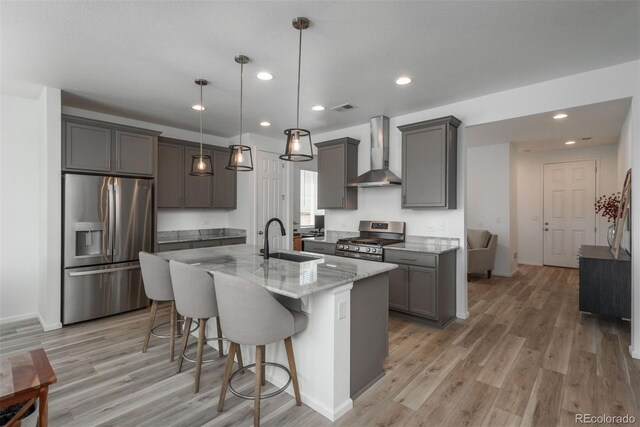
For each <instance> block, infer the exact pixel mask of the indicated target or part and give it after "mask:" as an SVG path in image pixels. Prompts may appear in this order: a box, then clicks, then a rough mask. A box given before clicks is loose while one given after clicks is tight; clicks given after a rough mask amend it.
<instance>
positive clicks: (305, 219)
mask: <svg viewBox="0 0 640 427" xmlns="http://www.w3.org/2000/svg"><path fill="white" fill-rule="evenodd" d="M315 215H324V210H321V209H318V172H315V171H308V170H304V169H303V170H301V171H300V227H313V226H315V223H314V220H315Z"/></svg>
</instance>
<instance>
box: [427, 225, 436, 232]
mask: <svg viewBox="0 0 640 427" xmlns="http://www.w3.org/2000/svg"><path fill="white" fill-rule="evenodd" d="M427 231H435V227H434V226H433V224H427Z"/></svg>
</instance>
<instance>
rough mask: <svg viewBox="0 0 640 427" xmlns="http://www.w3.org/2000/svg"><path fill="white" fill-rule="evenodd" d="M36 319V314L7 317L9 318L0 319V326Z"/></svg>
mask: <svg viewBox="0 0 640 427" xmlns="http://www.w3.org/2000/svg"><path fill="white" fill-rule="evenodd" d="M37 318H38V315H37V314H36V313H27V314H19V315H17V316H9V317H3V318H1V319H0V324H5V323H11V322H19V321H21V320H27V319H37Z"/></svg>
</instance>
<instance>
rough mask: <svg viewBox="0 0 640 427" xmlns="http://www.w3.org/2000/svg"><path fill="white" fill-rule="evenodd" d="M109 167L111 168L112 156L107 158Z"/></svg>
mask: <svg viewBox="0 0 640 427" xmlns="http://www.w3.org/2000/svg"><path fill="white" fill-rule="evenodd" d="M107 169H111V157H108V158H107Z"/></svg>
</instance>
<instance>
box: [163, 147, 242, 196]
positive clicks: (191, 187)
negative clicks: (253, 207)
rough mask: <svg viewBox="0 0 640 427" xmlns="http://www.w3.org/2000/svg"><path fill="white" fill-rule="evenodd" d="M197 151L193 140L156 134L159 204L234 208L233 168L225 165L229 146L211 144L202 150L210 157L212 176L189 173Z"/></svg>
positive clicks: (234, 183) (234, 176)
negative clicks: (157, 137) (231, 169)
mask: <svg viewBox="0 0 640 427" xmlns="http://www.w3.org/2000/svg"><path fill="white" fill-rule="evenodd" d="M199 153H200V148H199V147H198V144H196V143H192V142H189V141H180V140H175V139H171V138H159V142H158V172H157V179H158V207H159V208H221V209H235V208H236V206H237V202H236V200H237V194H236V193H237V180H236V172H235V171H230V170H227V169H225V166H226V165H227V161H228V156H229V150H228V149H227V148H226V147H213V146H207V147H206V148H204V149H203V150H202V154H204V155H210V156H211V157H212V166H213V176H193V175H190V172H191V163H192V161H193V156H194V155H196V156H197V155H198V154H199Z"/></svg>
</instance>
